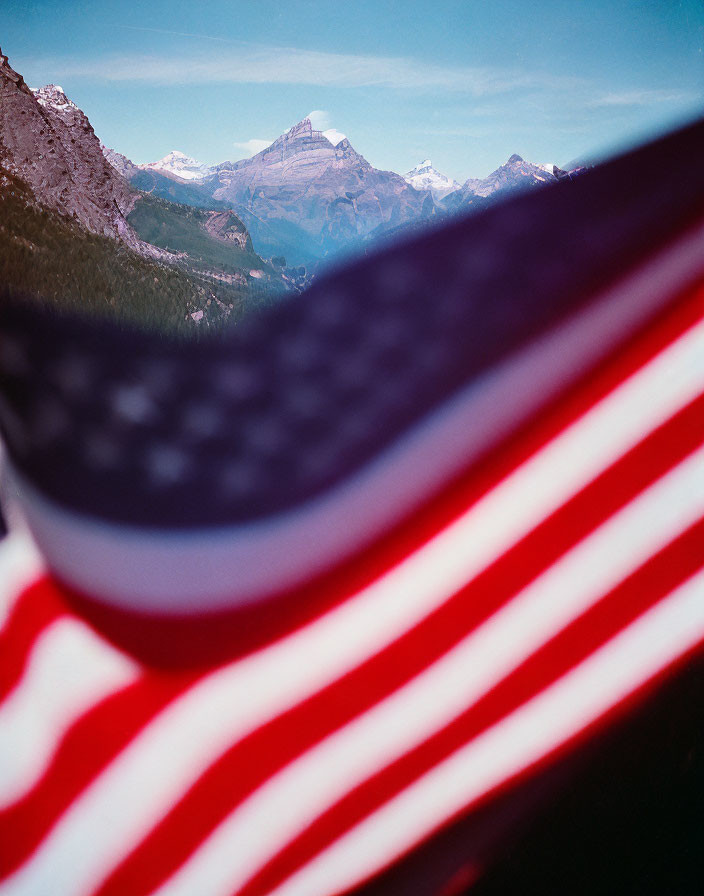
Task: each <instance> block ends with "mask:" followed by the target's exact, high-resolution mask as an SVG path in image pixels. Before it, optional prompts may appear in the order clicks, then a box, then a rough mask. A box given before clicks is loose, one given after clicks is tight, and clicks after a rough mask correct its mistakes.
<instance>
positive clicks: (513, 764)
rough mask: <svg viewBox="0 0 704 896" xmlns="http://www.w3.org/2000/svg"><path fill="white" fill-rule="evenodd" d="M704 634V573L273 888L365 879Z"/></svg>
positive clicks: (297, 891) (285, 892)
mask: <svg viewBox="0 0 704 896" xmlns="http://www.w3.org/2000/svg"><path fill="white" fill-rule="evenodd" d="M702 639H704V572H702V573H699V574H698V575H697V576H695V577H693V578H691V579H689V581H687V582H686V583H685V584H683V585H682V586H681V587H679V588H678V589H676V590H675V591H673V592H672V594H671V595H670V596H669V597H668V598H667V599H665V600H663V601H662V602H660V603H659V604H658V605H657V606H656V607H655V608H653V609H652V610H650V611H649V612H648V613H647V614H644V615H643V616H642V617H641V618H640V619H638V620H637V621H636V622H634V623H633V624H632V625H630V626H629V627H628V628H627V629H625V630H624V631H623V632H621V633H620V634H619V635H617V636H616V637H615V638H613V639H612V640H611V641H609V642H608V643H607V644H606V645H605V646H604V647H602V648H601V649H600V650H599V651H597V652H596V653H595V654H593V655H592V656H590V657H589V658H588V659H587V660H585V661H584V662H583V663H582V664H580V665H579V666H577V667H576V668H575V669H574V670H572V671H571V672H569V673H568V674H567V675H566V676H564V677H563V678H562V679H560V680H559V681H558V682H557V683H556V684H555V685H553V686H552V687H550V688H549V689H548V690H546V691H544V692H543V693H541V694H540V695H539V696H537V697H535V698H534V699H533V700H531V701H529V702H528V703H526V704H524V705H523V706H522V707H521V708H520V709H518V710H516V712H514V713H512V714H511V715H510V716H508V717H507V718H506V719H503V720H502V721H501V722H499V723H498V724H497V725H495V726H494V727H493V728H491V729H489V730H488V731H487V732H486V733H485V734H483V735H481V736H480V737H478V738H477V739H476V740H474V741H472V742H471V743H470V744H468V745H467V746H466V747H464V748H462V749H461V750H459V751H457V752H456V753H454V754H453V755H452V756H451V757H450V758H449V759H448V760H446V761H445V762H443V763H442V764H441V765H438V766H436V767H435V768H434V769H432V770H431V771H430V772H429V773H427V774H426V775H425V776H424V777H422V778H421V779H419V780H418V781H417V782H416V783H415V784H413V785H412V786H411V787H409V788H407V789H406V790H405V791H403V792H402V793H401V794H400V795H399V796H398V797H397V798H395V799H394V800H392V801H390V802H389V803H387V804H386V805H384V806H383V807H382V808H381V809H380V810H378V811H377V812H375V813H374V814H373V815H371V816H369V817H368V818H367V819H365V820H364V821H363V822H362V823H360V824H359V825H358V826H357V827H355V828H353V829H352V830H351V831H350V832H349V833H348V834H346V835H345V836H343V837H341V838H340V839H339V840H338V841H337V842H336V843H334V844H333V845H332V846H331V847H330V848H329V849H327V850H325V851H324V852H322V853H321V854H320V855H319V856H317V857H316V858H315V859H313V860H312V861H311V862H310V863H309V864H308V865H307V866H305V867H304V868H302V869H301V870H300V871H299V872H298V873H296V874H295V875H293V876H292V877H291V878H289V879H288V880H287V881H286V882H285V883H283V884H282V885H281V886H280V887H278V888H277V889H276V890H274V891H273V892H272V893H271V894H270V896H323V894H325V896H328V894H330V893H338V892H342V891H346V890H347V888H348V887H352V886H353V885H355V884H357V883H360V882H361V881H362V880H364V879H365V878H366V877H368V876H369V875H371V874H373V873H374V872H377V871H380V870H381V869H382V868H384V867H385V866H386V865H388V864H389V863H391V862H392V861H393V860H394V859H396V858H398V857H399V856H401V855H402V854H403V853H404V852H406V851H407V850H408V849H410V848H411V847H413V846H414V845H415V844H417V843H418V842H420V841H421V840H422V839H423V838H424V837H426V836H428V835H429V834H431V833H432V831H433V830H434V829H435V828H437V827H438V826H439V825H441V824H443V823H444V822H445V821H447V819H449V818H452V817H453V815H455V814H456V813H458V812H461V811H462V810H463V809H464V808H465V807H466V806H468V805H470V804H471V803H472V802H473V801H474V800H476V799H477V798H478V797H480V796H481V795H482V794H484V793H487V792H488V791H490V790H491V789H492V788H494V787H496V786H498V785H500V784H501V783H502V782H504V781H506V780H508V779H510V778H511V777H512V776H513V775H516V774H518V773H520V772H521V771H523V770H524V769H527V768H529V767H530V766H531V765H532V764H533V763H535V762H537V761H538V760H540V759H541V758H542V757H544V756H546V755H547V754H549V753H550V751H552V750H553V749H555V748H556V747H558V746H559V745H560V744H562V743H565V742H566V741H568V740H569V739H570V738H571V737H572V736H573V735H574V734H576V733H577V732H579V731H580V730H582V729H584V728H585V727H586V726H587V725H589V724H590V723H592V722H593V721H595V720H596V719H598V718H599V717H600V716H602V715H603V714H604V713H606V712H607V711H608V710H609V709H611V708H612V707H613V706H615V705H617V704H618V703H619V702H620V701H622V700H624V699H625V698H626V697H627V696H628V695H629V694H630V693H632V692H633V691H634V690H636V689H637V688H638V687H639V686H640V685H642V684H643V683H645V682H646V681H648V680H649V679H650V678H652V677H653V676H655V675H657V673H658V672H660V671H661V670H663V669H665V668H666V667H667V666H668V665H670V664H671V663H672V662H673V661H674V660H676V659H677V658H678V657H679V656H681V655H682V654H684V653H685V652H686V651H687V650H689V649H691V648H693V647H695V646H696V645H697V644H698V643H700V642H701V640H702Z"/></svg>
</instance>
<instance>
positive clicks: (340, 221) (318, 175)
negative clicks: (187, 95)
mask: <svg viewBox="0 0 704 896" xmlns="http://www.w3.org/2000/svg"><path fill="white" fill-rule="evenodd" d="M206 183H207V186H208V189H209V190H210V191H212V195H213V196H214V197H215V198H216V199H219V200H223V201H226V202H227V203H228V204H230V205H231V206H232V207H233V208H234V209H235V210H236V211H237V213H238V215H240V217H241V218H242V219H243V220H244V222H245V224H246V225H247V228H248V230H249V231H250V233H251V234H252V239H253V241H254V246H255V248H256V249H257V251H258V252H259V253H260V254H264V255H271V254H284V255H285V256H286V258H287V260H288V261H289V263H290V264H291V263H293V264H306V263H309V262H310V261H312V260H315V259H321V258H324V257H326V256H328V255H330V254H332V253H338V252H340V251H343V250H347V249H349V248H350V247H352V246H356V245H358V244H359V243H360V242H361V241H362V239H363V238H364V237H365V236H366V235H367V234H369V233H371V232H372V231H374V230H378V229H379V228H382V229H384V228H387V227H388V228H392V227H397V226H399V225H401V224H404V223H406V222H408V221H411V220H417V219H419V218H425V217H430V216H431V215H433V214H434V213H435V204H434V201H433V198H432V196H431V194H430V193H429V192H419V191H417V190H415V189H414V188H413V187H412V186H410V185H409V184H408V183H406V181H405V180H404V179H403V178H402V177H401V176H400V175H398V174H395V173H394V172H391V171H379V170H377V169H376V168H374V167H373V166H372V165H370V164H369V162H368V161H367V160H366V159H365V158H364V157H363V156H361V155H360V154H359V153H358V152H356V151H355V150H354V148H353V147H352V145H351V144H350V142H349V140H347V138H344V139H342V140H340V141H339V142H338V143H337V144H336V145H334V144H333V143H332V142H331V141H330V140H329V139H328V138H327V137H325V135H324V134H323V133H322V132H320V131H315V130H313V127H312V125H311V122H310V120H309V119H307V118H306V119H304V120H303V121H301V122H299V123H298V124H297V125H295V126H294V127H293V128H291V129H290V130H289V131H288V132H287V133H286V134H283V135H282V136H281V137H279V138H278V140H276V141H274V143H272V144H271V146H268V147H267V148H266V149H264V150H262V151H261V152H259V153H257V155H255V156H252V157H251V158H249V159H243V160H242V161H239V162H234V163H233V162H225V163H223V164H222V165H218V166H216V170H215V174H214V175H213V176H212V177H211V178H210V179H209V180H208V181H207V182H206Z"/></svg>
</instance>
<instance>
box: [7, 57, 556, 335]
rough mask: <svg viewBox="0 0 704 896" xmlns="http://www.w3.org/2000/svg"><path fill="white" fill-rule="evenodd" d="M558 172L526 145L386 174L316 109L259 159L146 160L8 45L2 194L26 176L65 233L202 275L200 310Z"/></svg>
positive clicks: (196, 295)
mask: <svg viewBox="0 0 704 896" xmlns="http://www.w3.org/2000/svg"><path fill="white" fill-rule="evenodd" d="M557 172H558V173H559V174H564V172H559V169H557ZM556 180H557V177H556V176H555V174H554V173H553V172H552V171H551V170H550V169H549V168H548V167H547V166H541V165H535V164H533V163H530V162H526V161H524V160H523V159H522V158H521V157H520V156H519V155H516V154H514V155H512V156H510V157H509V159H508V160H507V162H506V163H505V164H503V165H501V166H500V167H499V168H497V169H496V170H495V171H493V172H492V173H491V174H490V175H489V176H488V177H486V178H483V179H477V178H470V179H468V180H467V181H465V182H464V183H463V184H461V185H460V184H459V183H458V182H457V181H454V180H453V179H452V178H449V177H447V176H445V175H444V174H442V173H440V172H439V171H437V170H436V169H435V168H434V167H433V166H432V163H431V161H430V160H429V159H426V160H424V161H423V162H421V163H420V164H419V165H417V166H415V168H413V169H411V170H410V171H408V172H407V173H406V174H405V175H400V174H397V173H395V172H393V171H383V170H380V169H377V168H375V167H374V166H373V165H371V164H370V163H369V161H368V160H367V159H365V158H364V156H363V155H361V154H360V153H359V152H357V151H356V150H355V149H354V147H353V146H352V144H351V143H350V141H349V140H348V139H347V137H345V136H344V135H342V134H340V133H339V132H336V131H335V132H333V131H325V132H321V131H318V130H315V129H314V128H313V125H312V123H311V120H310V119H309V118H304V119H303V120H302V121H300V122H298V123H297V124H296V125H294V126H293V127H292V128H290V129H289V130H288V131H287V132H286V133H284V134H282V135H281V136H280V137H279V138H278V139H277V140H275V141H274V142H273V143H271V144H270V145H269V146H267V147H266V148H265V149H263V150H261V151H260V152H258V153H257V154H256V155H254V156H252V157H250V158H246V159H241V160H239V161H225V162H222V163H220V164H217V165H212V166H211V165H205V164H203V163H201V162H199V161H197V160H196V159H193V158H191V157H189V156H187V155H186V154H185V153H183V152H180V151H178V150H172V151H171V152H169V153H168V154H167V155H166V156H164V157H163V158H162V159H159V160H158V161H155V162H150V163H147V164H142V165H138V164H135V163H134V162H132V161H131V160H130V159H129V158H127V157H126V156H125V155H123V154H122V153H120V152H119V150H118V149H112V148H108V147H106V146H103V145H101V143H100V141H99V140H98V138H97V137H96V135H95V133H94V131H93V128H92V127H91V125H90V122H89V120H88V118H87V117H86V115H85V114H84V113H83V112H82V110H81V109H79V108H78V107H77V106H76V105H75V104H74V103H73V102H72V101H71V100H70V99H69V98H68V97H67V96H66V94H65V93H64V91H63V89H62V88H61V87H59V86H57V85H48V86H46V87H41V88H39V89H36V90H32V89H30V88H29V87H28V86H27V85H26V84H25V82H24V80H23V78H22V77H21V75H19V74H18V73H17V72H15V71H14V70H13V69H12V68H11V66H10V65H9V62H8V60H7V57H6V56H4V55H2V54H1V53H0V199H4V200H5V201H8V196H7V191H8V190H9V191H10V192H12V190H11V187H12V185H14V184H15V183H16V182H17V183H21V184H22V185H24V186H23V188H22V190H24V188H26V190H27V191H28V192H26V193H22V195H23V196H25V198H26V199H27V202H28V203H30V204H31V203H35V204H38V206H39V207H41V209H43V210H44V212H45V213H47V214H48V213H49V212H51V213H52V214H58V215H59V216H60V217H61V222H60V223H61V227H64V229H65V227H66V226H67V223H71V225H72V226H73V225H75V226H77V227H79V228H84V229H85V230H86V231H87V232H89V233H91V234H94V235H96V236H99V237H104V238H107V239H109V240H112V241H116V242H117V243H119V245H120V246H123V247H126V248H127V249H128V250H130V251H132V252H134V253H136V254H137V255H139V256H141V258H142V260H144V259H148V260H149V261H150V263H153V264H156V265H158V266H160V267H164V266H171V267H175V268H178V269H179V270H180V271H181V273H182V274H184V275H185V276H186V277H187V278H188V277H190V278H191V280H193V278H195V281H194V282H193V284H192V285H193V290H194V292H193V298H192V299H191V300H189V302H188V303H187V305H188V308H189V309H193V310H188V314H187V316H190V317H192V316H193V314H194V313H198V314H199V312H200V311H201V310H202V307H201V306H203V305H204V304H205V306H206V307H211V306H212V308H213V309H220V312H221V314H222V316H225V317H226V316H228V313H229V312H228V309H233V308H236V307H239V306H241V305H242V302H243V301H245V299H246V296H247V295H252V294H255V293H256V294H257V295H259V296H261V295H262V290H263V291H264V293H266V292H267V290H268V292H269V293H271V294H272V295H273V294H274V293H275V292H277V291H278V292H281V291H286V290H290V289H294V290H295V289H299V288H301V287H302V286H304V285H305V284H306V283H307V282H309V281H310V278H311V276H315V274H316V273H317V271H318V270H319V268H320V266H321V265H324V264H327V263H328V262H329V261H330V260H331V259H336V258H340V257H342V256H344V255H345V254H348V253H351V252H359V251H367V249H368V247H369V245H370V244H372V243H374V242H375V241H377V240H380V239H391V238H393V239H395V238H398V237H400V236H403V235H404V234H407V233H410V232H413V231H417V230H420V229H422V228H424V227H427V226H428V225H429V224H431V223H432V222H434V221H438V220H441V219H442V218H444V217H447V216H449V215H454V214H458V213H466V212H467V211H469V210H470V209H471V208H476V207H481V206H482V205H485V204H487V203H489V202H494V201H497V200H499V199H501V198H502V197H503V196H505V195H506V194H508V193H510V192H512V191H514V190H519V189H528V188H534V187H539V186H546V185H548V184H550V183H554V182H556ZM3 189H5V194H4V195H3V192H2V191H3ZM22 190H20V192H22ZM13 195H14V194H13ZM28 214H29V213H28ZM57 226H58V225H57ZM74 230H75V228H74ZM72 233H73V237H72V239H73V238H74V237H75V238H77V236H76V233H77V231H76V232H75V233H74V232H73V231H72ZM0 236H2V225H1V224H0ZM16 242H17V241H16V240H15V243H16ZM15 243H12V244H11V245H12V246H14V250H15V251H16V250H17V245H15ZM106 245H107V244H106ZM106 251H107V250H106ZM266 259H269V261H267V260H266ZM152 279H154V280H155V282H157V281H158V280H159V277H158V276H156V277H155V278H152ZM223 290H225V292H224V293H223ZM228 290H229V292H228ZM187 291H188V290H187V289H186V287H185V286H184V294H185V292H187ZM218 291H219V292H218ZM235 293H236V294H237V296H236V298H237V301H234V302H233V301H231V299H232V298H233V295H234V294H235ZM208 303H209V304H208ZM113 304H114V303H113ZM197 319H202V316H198V318H197Z"/></svg>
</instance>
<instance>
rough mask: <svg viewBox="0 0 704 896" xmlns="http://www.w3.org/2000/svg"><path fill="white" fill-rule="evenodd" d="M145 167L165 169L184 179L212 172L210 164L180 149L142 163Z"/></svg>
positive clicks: (196, 178)
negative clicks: (155, 160)
mask: <svg viewBox="0 0 704 896" xmlns="http://www.w3.org/2000/svg"><path fill="white" fill-rule="evenodd" d="M139 167H140V168H143V169H152V170H155V171H165V172H166V173H167V174H175V175H176V176H177V177H180V178H182V179H183V180H201V179H202V178H204V177H207V176H208V175H209V174H211V173H212V170H213V169H212V168H211V167H210V166H209V165H204V164H203V163H202V162H198V161H197V160H196V159H193V158H191V156H187V155H186V154H185V153H184V152H181V151H180V150H178V149H174V150H172V151H171V152H170V153H169V154H168V155H165V156H164V158H163V159H159V161H158V162H149V163H148V164H146V165H140V166H139Z"/></svg>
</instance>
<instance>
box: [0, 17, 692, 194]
mask: <svg viewBox="0 0 704 896" xmlns="http://www.w3.org/2000/svg"><path fill="white" fill-rule="evenodd" d="M0 46H2V49H3V52H5V53H6V54H7V55H8V56H9V58H10V63H11V64H12V65H13V66H14V67H15V68H16V69H17V70H18V71H20V72H21V73H22V74H23V75H24V76H25V79H26V80H27V82H28V83H29V84H30V85H31V86H38V85H40V84H46V83H49V82H54V83H58V84H61V85H62V86H63V87H64V89H65V90H66V92H67V94H68V95H69V96H70V97H71V98H72V99H73V100H74V101H75V102H76V103H78V105H79V106H81V108H82V109H83V110H84V111H85V112H86V113H87V115H88V116H89V118H90V120H91V123H92V124H93V126H94V128H95V130H96V132H97V134H98V136H99V137H100V138H101V139H102V140H103V142H105V143H106V144H107V145H109V146H113V147H114V148H116V149H118V150H119V151H120V152H123V153H125V154H126V155H127V156H129V157H130V158H132V159H133V160H135V161H136V162H146V161H152V160H155V159H158V158H160V157H162V156H164V155H165V154H166V153H167V152H168V151H169V150H171V149H180V150H182V151H184V152H186V153H188V154H190V155H193V156H195V157H196V158H198V159H200V160H201V161H204V162H208V163H213V162H218V161H223V160H224V159H238V158H243V157H244V156H246V155H249V154H251V152H252V151H253V150H254V149H256V148H259V147H260V146H262V145H263V142H264V141H270V140H273V139H274V138H276V137H277V136H278V135H279V134H280V133H282V132H283V131H285V130H286V129H287V128H288V127H290V126H291V125H292V124H294V123H295V122H296V121H298V120H300V119H301V118H303V117H305V116H306V115H307V114H308V113H309V112H311V111H312V110H317V113H318V114H317V115H316V124H317V125H318V126H319V127H321V129H325V128H327V127H330V128H336V129H337V130H339V131H341V132H343V133H345V134H346V135H347V136H348V137H349V139H350V141H351V142H352V144H353V146H354V147H355V148H356V149H357V150H358V151H359V152H361V153H362V154H363V155H364V156H366V158H367V159H369V161H370V162H371V163H372V164H374V165H376V166H377V167H379V168H385V169H391V170H394V171H399V172H404V171H407V170H408V169H409V168H411V167H412V166H413V165H415V164H417V163H418V162H420V161H421V160H423V159H425V158H428V157H430V158H432V160H433V164H434V165H435V166H436V167H437V168H438V169H439V170H441V171H443V172H445V173H447V174H449V175H451V176H453V177H455V178H457V179H459V180H464V179H466V178H467V177H477V176H484V175H486V174H488V173H489V172H490V171H491V170H493V169H494V168H496V167H497V166H498V165H499V164H501V163H502V162H504V161H505V160H506V159H507V158H508V156H509V155H511V154H512V153H513V152H518V153H519V154H520V155H522V156H524V157H525V158H526V159H530V160H531V161H536V162H543V163H546V162H547V163H550V162H557V163H558V164H566V163H567V162H569V161H570V160H572V159H575V158H582V157H594V156H597V155H600V154H604V153H606V154H608V153H610V152H613V151H615V150H617V149H619V148H621V147H623V146H628V145H631V144H633V143H636V142H638V141H640V140H643V139H644V138H647V137H648V136H650V135H652V134H655V133H658V132H661V131H663V130H664V129H666V128H668V127H671V126H672V125H673V124H676V123H678V122H682V121H685V120H688V119H691V118H693V117H694V116H696V115H697V114H701V113H702V110H704V0H532V2H521V0H432V2H430V0H426V2H415V0H405V2H403V3H400V2H385V0H371V2H370V0H358V2H348V3H339V2H334V0H328V2H304V0H286V2H282V0H201V2H197V0H188V2H185V0H119V2H116V0H0ZM257 141H260V142H257Z"/></svg>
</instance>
